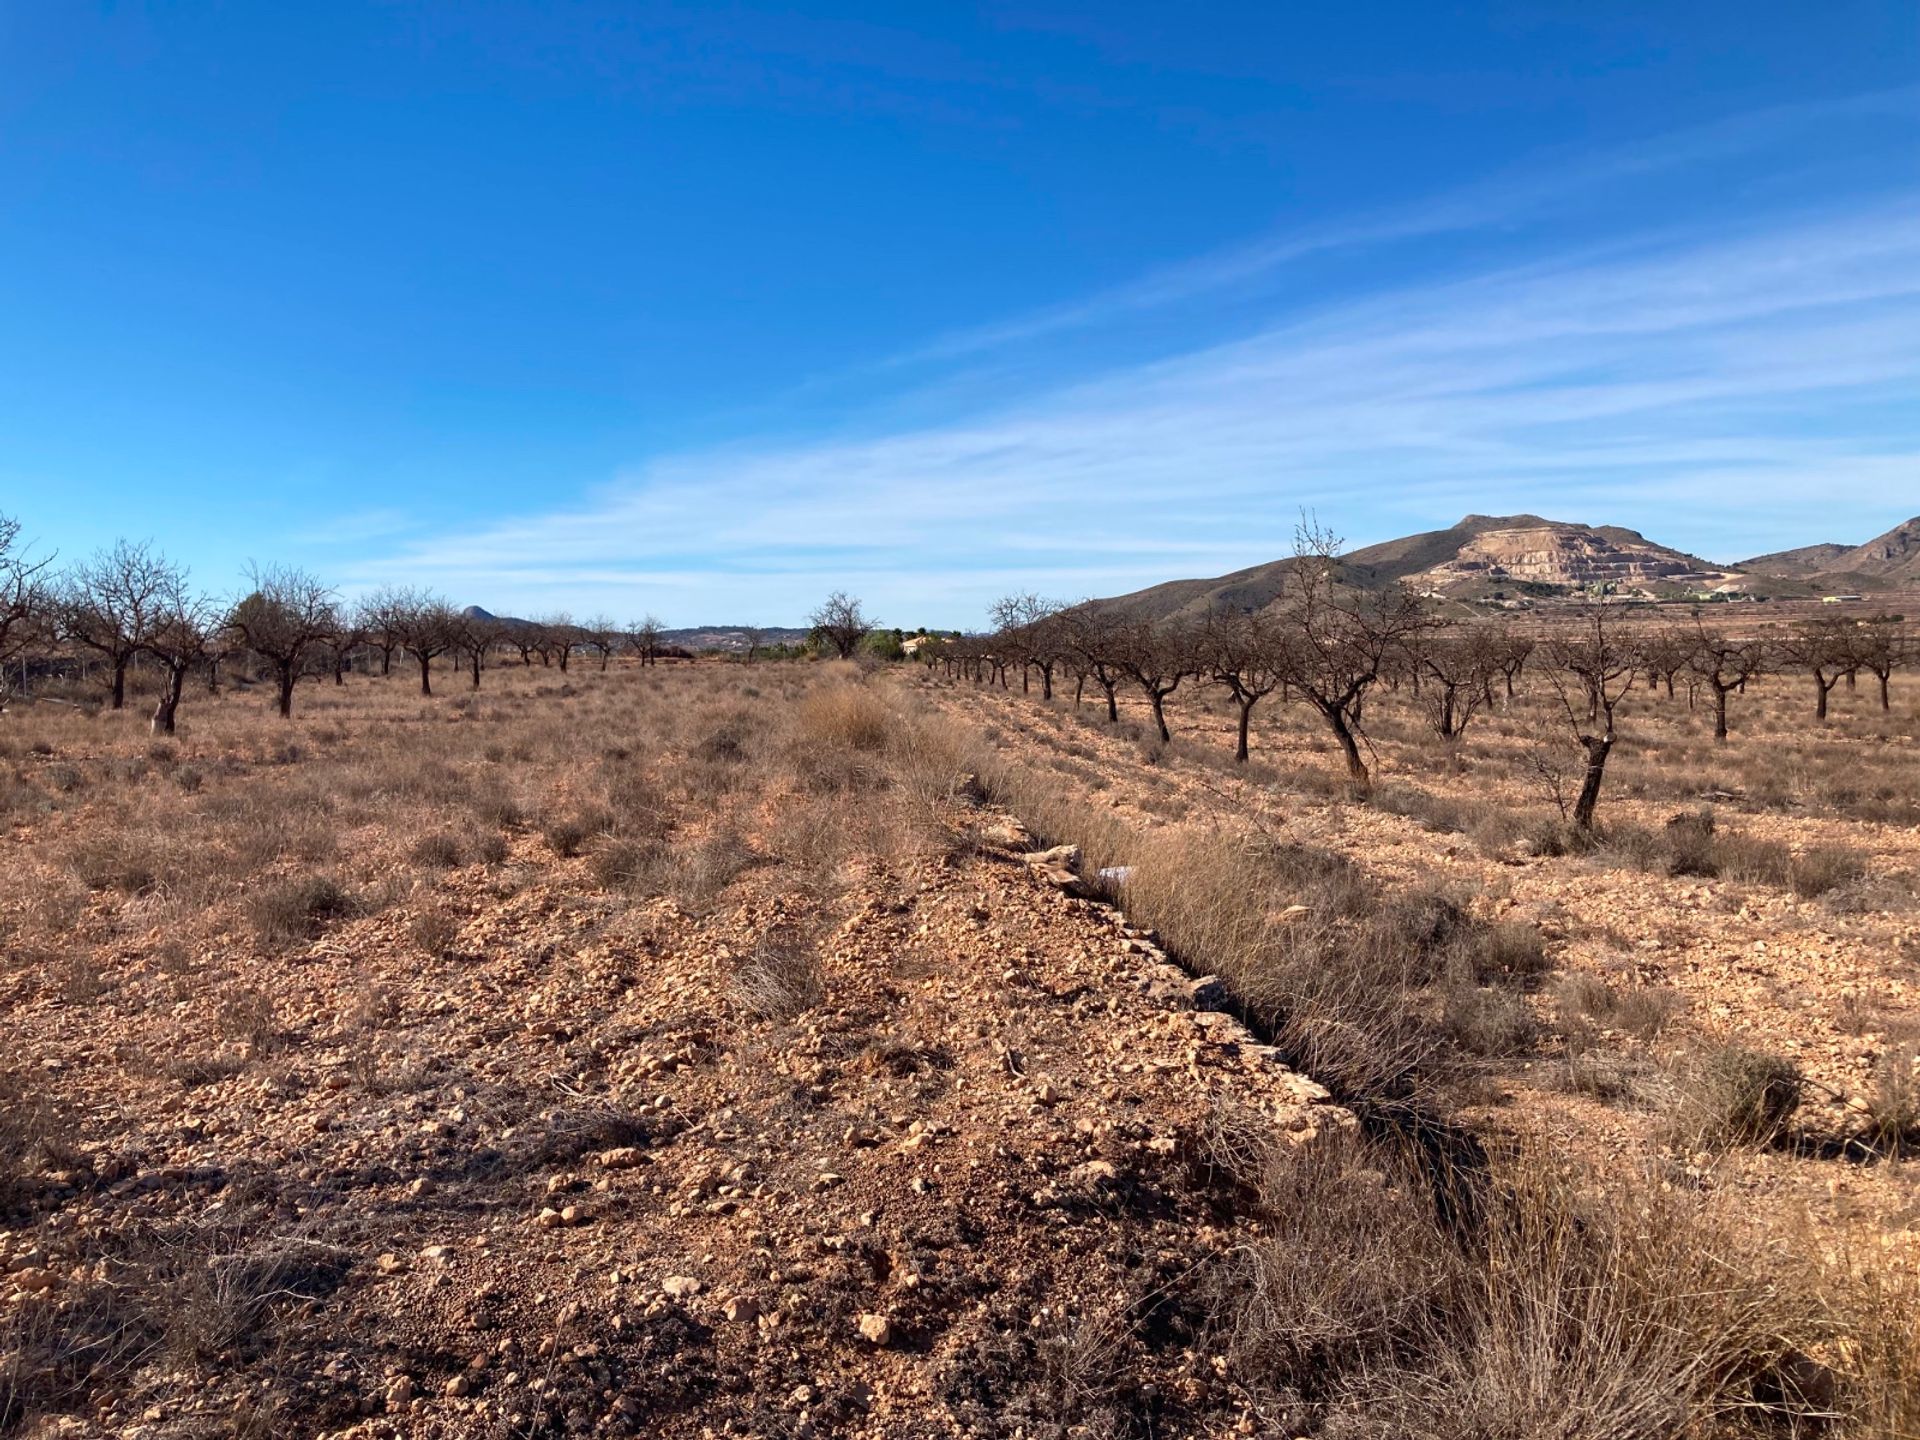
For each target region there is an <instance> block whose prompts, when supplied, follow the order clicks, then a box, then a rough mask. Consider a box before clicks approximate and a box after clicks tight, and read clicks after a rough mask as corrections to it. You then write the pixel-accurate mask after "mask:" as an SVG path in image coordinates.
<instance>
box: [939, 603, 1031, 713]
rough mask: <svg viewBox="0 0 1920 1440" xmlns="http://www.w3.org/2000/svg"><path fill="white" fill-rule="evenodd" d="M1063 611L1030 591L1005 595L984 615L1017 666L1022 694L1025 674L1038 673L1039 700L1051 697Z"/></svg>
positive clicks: (1026, 683)
mask: <svg viewBox="0 0 1920 1440" xmlns="http://www.w3.org/2000/svg"><path fill="white" fill-rule="evenodd" d="M1064 608H1065V607H1064V606H1063V605H1062V604H1061V603H1060V602H1059V601H1058V600H1044V599H1042V598H1041V597H1040V596H1038V595H1036V594H1033V593H1032V592H1031V591H1029V592H1027V593H1026V594H1023V595H1007V596H1004V597H1003V598H1001V599H999V600H996V601H994V602H993V604H992V606H991V607H990V608H989V610H988V612H987V613H988V614H989V615H991V616H992V617H993V623H994V628H995V629H996V630H997V631H998V632H999V634H998V635H997V636H996V637H995V640H996V643H997V644H998V645H999V647H1000V649H1001V650H1002V652H1003V653H1005V654H1006V655H1007V656H1008V658H1009V659H1010V660H1012V661H1013V662H1014V663H1015V664H1017V665H1019V667H1020V690H1021V693H1022V694H1025V693H1027V690H1028V672H1029V671H1031V670H1038V671H1039V672H1040V698H1041V699H1042V700H1051V699H1052V698H1053V672H1054V671H1055V670H1056V669H1058V668H1059V665H1060V651H1061V648H1062V639H1063V636H1062V627H1061V625H1060V623H1059V616H1060V612H1061V611H1062V610H1063V609H1064ZM923 633H924V632H923ZM921 648H922V649H924V648H925V646H922V647H921ZM921 658H923V659H924V658H926V657H924V656H923V657H921Z"/></svg>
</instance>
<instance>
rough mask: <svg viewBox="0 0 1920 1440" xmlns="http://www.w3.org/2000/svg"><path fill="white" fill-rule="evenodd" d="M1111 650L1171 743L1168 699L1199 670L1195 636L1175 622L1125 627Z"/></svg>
mask: <svg viewBox="0 0 1920 1440" xmlns="http://www.w3.org/2000/svg"><path fill="white" fill-rule="evenodd" d="M1110 648H1111V653H1112V657H1113V663H1114V665H1115V666H1116V667H1118V669H1119V671H1120V673H1121V674H1122V675H1124V676H1125V677H1126V678H1127V679H1129V680H1131V681H1133V683H1134V684H1135V685H1137V686H1139V687H1140V690H1141V692H1142V693H1143V694H1145V695H1146V697H1147V704H1148V706H1149V707H1150V708H1151V709H1152V711H1153V723H1154V726H1155V728H1156V729H1158V730H1159V732H1160V739H1161V741H1162V742H1163V743H1164V742H1167V741H1171V740H1172V739H1173V732H1172V731H1171V730H1169V729H1168V728H1167V697H1168V696H1170V695H1172V694H1173V692H1174V691H1176V690H1178V689H1179V688H1180V682H1181V681H1183V680H1185V679H1186V678H1187V677H1188V676H1189V675H1193V674H1195V673H1197V672H1198V669H1199V666H1198V662H1197V658H1196V649H1197V647H1196V646H1195V644H1194V638H1193V634H1192V632H1191V631H1190V630H1189V629H1188V628H1187V627H1186V626H1185V625H1183V624H1180V623H1179V622H1178V621H1174V620H1162V621H1160V622H1159V623H1158V624H1147V623H1144V622H1141V623H1136V624H1132V625H1123V626H1120V627H1118V628H1117V630H1116V631H1115V634H1114V639H1113V644H1112V645H1111V647H1110Z"/></svg>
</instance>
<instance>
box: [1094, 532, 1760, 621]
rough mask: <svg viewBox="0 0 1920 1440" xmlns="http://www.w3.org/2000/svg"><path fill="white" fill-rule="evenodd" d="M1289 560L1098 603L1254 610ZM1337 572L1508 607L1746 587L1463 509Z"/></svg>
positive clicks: (1613, 546)
mask: <svg viewBox="0 0 1920 1440" xmlns="http://www.w3.org/2000/svg"><path fill="white" fill-rule="evenodd" d="M1294 564H1295V561H1294V560H1293V559H1292V558H1291V557H1289V558H1287V559H1284V560H1274V561H1270V562H1268V563H1267V564H1265V565H1256V566H1252V567H1251V568H1249V569H1246V570H1236V571H1234V572H1233V573H1232V574H1230V575H1221V576H1218V577H1216V578H1213V579H1206V580H1174V581H1170V582H1168V583H1166V584H1164V585H1155V586H1151V587H1149V588H1148V589H1145V590H1138V591H1135V592H1133V593H1132V594H1130V595H1119V596H1115V597H1113V598H1111V599H1107V600H1100V601H1096V602H1095V603H1096V604H1097V605H1099V606H1101V607H1103V608H1110V609H1112V610H1115V611H1117V612H1119V613H1122V614H1125V615H1128V616H1131V617H1135V618H1141V619H1155V620H1157V619H1163V618H1166V617H1169V616H1196V615H1201V614H1204V613H1206V612H1207V611H1208V610H1210V609H1213V608H1215V607H1218V606H1228V607H1232V608H1235V609H1240V610H1260V609H1264V608H1265V607H1266V606H1268V605H1271V604H1272V603H1273V602H1274V601H1275V600H1277V599H1279V598H1280V596H1281V594H1282V592H1283V590H1284V587H1285V585H1286V582H1287V577H1288V575H1289V574H1290V573H1291V571H1292V569H1293V567H1294ZM1339 578H1340V579H1341V580H1342V581H1343V582H1344V583H1346V584H1349V585H1354V586H1358V587H1361V588H1365V589H1378V588H1382V587H1384V586H1388V585H1392V584H1395V583H1400V582H1404V583H1405V584H1407V585H1409V586H1411V587H1412V588H1414V589H1415V590H1418V591H1420V592H1421V593H1423V594H1429V595H1433V596H1437V597H1441V598H1446V599H1454V600H1485V601H1492V602H1496V603H1498V602H1507V603H1514V604H1524V603H1533V602H1537V601H1541V600H1550V599H1552V598H1554V597H1555V596H1556V595H1558V596H1573V595H1578V594H1586V593H1592V592H1594V591H1596V590H1600V589H1605V590H1607V591H1608V592H1609V593H1627V594H1639V595H1646V596H1649V597H1656V598H1667V597H1683V596H1686V595H1692V594H1698V595H1708V594H1715V593H1733V592H1736V591H1738V590H1740V589H1741V588H1742V585H1741V578H1742V577H1741V576H1740V575H1739V574H1738V573H1736V572H1735V571H1732V570H1728V569H1724V568H1722V567H1720V566H1716V565H1713V564H1711V563H1709V562H1708V561H1705V560H1702V559H1701V558H1700V557H1699V556H1697V555H1688V554H1686V553H1685V552H1684V551H1680V550H1674V549H1671V548H1669V547H1667V546H1664V545H1659V544H1655V543H1654V542H1653V541H1651V540H1649V539H1647V538H1646V536H1644V535H1642V534H1640V533H1639V532H1638V531H1636V530H1626V529H1622V528H1621V527H1619V526H1615V525H1598V526H1595V525H1581V524H1575V523H1572V522H1569V521H1564V520H1546V519H1543V518H1541V517H1540V516H1538V515H1468V516H1466V517H1465V518H1464V519H1462V520H1461V521H1460V522H1459V523H1458V524H1456V525H1450V526H1448V527H1447V528H1446V529H1445V530H1428V531H1425V532H1423V533H1421V534H1418V535H1408V536H1404V537H1402V538H1401V539H1398V540H1387V541H1383V542H1382V543H1381V544H1378V545H1369V546H1367V547H1365V548H1364V549H1360V550H1355V551H1352V552H1351V553H1349V554H1347V555H1346V556H1344V557H1343V558H1342V560H1341V565H1340V572H1339Z"/></svg>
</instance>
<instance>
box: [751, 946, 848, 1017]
mask: <svg viewBox="0 0 1920 1440" xmlns="http://www.w3.org/2000/svg"><path fill="white" fill-rule="evenodd" d="M729 988H730V991H731V994H732V997H733V1002H734V1003H735V1004H736V1005H738V1006H739V1007H740V1008H741V1009H743V1010H745V1011H746V1012H747V1013H748V1014H750V1015H754V1016H757V1017H758V1018H760V1019H763V1020H790V1019H792V1018H793V1017H794V1016H796V1015H799V1014H801V1013H803V1012H805V1011H807V1010H810V1009H812V1008H813V1007H814V1006H815V1005H818V1004H819V1003H820V1002H821V1001H822V1000H823V999H824V998H825V996H826V982H825V980H824V978H823V976H822V972H821V966H820V957H819V954H818V952H817V950H816V949H815V947H814V946H813V944H812V943H811V942H809V941H808V940H807V938H806V937H804V936H802V935H798V934H794V933H788V932H781V933H776V934H773V935H768V936H766V937H764V938H763V939H762V940H761V942H760V943H759V944H758V945H757V946H755V947H754V950H753V953H752V954H751V955H748V956H747V957H746V958H745V959H743V960H741V961H740V962H739V964H738V966H737V967H736V968H735V970H734V973H733V979H732V981H731V984H730V987H729Z"/></svg>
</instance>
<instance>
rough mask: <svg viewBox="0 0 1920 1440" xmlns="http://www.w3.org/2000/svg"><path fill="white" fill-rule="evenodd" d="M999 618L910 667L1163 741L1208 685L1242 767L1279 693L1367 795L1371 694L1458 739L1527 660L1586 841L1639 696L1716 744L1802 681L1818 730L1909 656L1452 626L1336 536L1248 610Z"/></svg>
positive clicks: (1006, 614)
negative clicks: (1684, 702) (1368, 574)
mask: <svg viewBox="0 0 1920 1440" xmlns="http://www.w3.org/2000/svg"><path fill="white" fill-rule="evenodd" d="M1743 608H1744V607H1743ZM993 620H994V625H995V628H994V629H993V631H992V632H991V633H989V634H985V635H980V636H973V637H969V638H967V639H964V640H960V641H953V642H946V643H943V644H941V645H938V646H929V647H927V648H926V649H924V650H923V651H922V658H923V659H924V660H926V661H927V663H929V664H933V665H944V666H945V667H946V670H947V673H948V674H949V675H950V676H961V675H964V676H966V677H969V678H972V679H974V680H976V681H978V682H981V683H991V684H998V685H1000V686H1001V687H1003V688H1005V687H1007V686H1008V684H1009V679H1008V677H1009V675H1010V674H1011V672H1013V671H1014V670H1018V671H1019V673H1020V677H1021V687H1022V689H1028V688H1030V687H1031V685H1032V683H1033V681H1034V679H1035V678H1037V679H1038V681H1039V684H1040V690H1041V694H1042V696H1043V698H1047V699H1051V698H1052V696H1053V693H1054V689H1055V685H1056V683H1057V681H1058V680H1060V679H1061V678H1063V677H1065V678H1071V680H1072V682H1073V686H1074V699H1075V702H1076V703H1078V702H1079V701H1080V700H1081V699H1082V697H1083V696H1084V694H1085V691H1086V689H1087V687H1088V686H1089V685H1091V686H1092V687H1093V688H1095V689H1096V690H1097V691H1098V692H1099V693H1100V695H1101V697H1102V698H1103V699H1104V701H1105V705H1106V712H1107V718H1108V719H1109V720H1110V721H1117V720H1118V719H1119V709H1118V705H1117V703H1116V694H1117V693H1118V692H1119V691H1121V690H1123V689H1127V690H1133V691H1137V692H1139V693H1140V694H1141V695H1142V696H1143V697H1144V698H1145V700H1146V701H1147V704H1148V706H1149V708H1150V710H1151V712H1152V715H1153V720H1154V724H1155V726H1156V728H1157V729H1158V731H1159V734H1160V737H1161V739H1162V740H1170V739H1171V738H1172V733H1171V731H1170V729H1169V727H1168V725H1167V716H1166V706H1167V702H1168V699H1169V698H1170V697H1171V696H1172V695H1173V694H1174V693H1175V692H1176V691H1178V690H1179V689H1180V688H1181V686H1182V685H1183V684H1188V683H1199V684H1205V683H1212V684H1214V685H1218V686H1220V687H1221V688H1223V689H1224V690H1226V691H1227V693H1228V694H1230V695H1231V696H1232V698H1233V700H1234V702H1235V704H1236V706H1237V707H1238V711H1239V716H1238V735H1237V742H1236V747H1235V754H1236V757H1237V758H1238V759H1239V760H1241V761H1245V760H1246V759H1247V758H1248V753H1249V731H1250V729H1251V721H1252V717H1253V712H1254V710H1255V707H1256V706H1258V705H1259V704H1260V702H1261V701H1263V700H1265V699H1266V698H1267V697H1268V696H1270V695H1276V694H1278V695H1279V696H1280V697H1281V698H1282V699H1283V700H1291V701H1293V702H1296V703H1300V704H1304V705H1306V706H1307V707H1308V708H1309V709H1311V710H1312V711H1313V712H1314V713H1315V714H1317V715H1318V716H1319V717H1320V719H1321V720H1322V722H1324V724H1325V725H1326V727H1327V729H1328V731H1329V732H1330V733H1331V735H1332V736H1333V738H1334V740H1335V741H1336V742H1337V743H1338V745H1339V747H1340V751H1341V754H1342V755H1343V756H1344V758H1345V761H1346V766H1347V770H1348V773H1349V775H1350V777H1351V778H1352V780H1353V782H1354V784H1355V786H1356V787H1357V788H1358V789H1360V790H1362V791H1365V790H1366V789H1367V788H1369V786H1370V785H1371V781H1372V776H1371V772H1370V767H1369V765H1368V761H1367V747H1366V741H1365V733H1366V732H1365V728H1364V727H1365V718H1366V710H1367V703H1368V700H1369V697H1370V696H1371V695H1372V694H1373V692H1374V691H1375V688H1376V687H1377V686H1380V685H1382V684H1384V685H1387V686H1388V687H1390V688H1391V689H1394V690H1398V691H1402V692H1403V693H1407V692H1410V693H1411V696H1412V699H1413V700H1414V702H1415V703H1416V704H1417V705H1418V707H1419V708H1420V710H1421V711H1422V713H1423V714H1424V716H1425V717H1426V719H1427V721H1428V723H1429V724H1430V725H1431V726H1432V728H1433V730H1434V732H1435V733H1436V734H1437V735H1438V736H1440V737H1441V738H1442V739H1443V740H1447V741H1453V740H1457V739H1459V737H1461V736H1462V735H1463V734H1464V733H1465V732H1466V731H1467V729H1468V727H1469V726H1470V725H1471V724H1472V723H1473V720H1474V718H1475V716H1476V715H1478V714H1480V713H1481V712H1482V711H1484V710H1486V709H1488V708H1490V707H1492V706H1493V705H1494V704H1495V703H1496V698H1497V697H1498V696H1505V697H1508V698H1511V697H1512V696H1513V694H1514V693H1515V686H1516V684H1517V682H1518V681H1519V679H1520V677H1521V675H1522V673H1523V672H1525V671H1527V670H1528V667H1529V666H1530V665H1531V666H1532V668H1533V673H1536V674H1537V675H1538V676H1539V677H1540V678H1541V680H1542V681H1543V683H1544V685H1545V686H1546V688H1547V689H1548V690H1549V691H1550V692H1551V694H1552V696H1553V699H1554V704H1555V708H1556V709H1557V710H1558V711H1560V712H1562V713H1563V714H1564V716H1565V720H1566V725H1567V730H1568V732H1569V734H1570V736H1571V738H1572V740H1573V741H1575V742H1576V743H1577V744H1578V746H1579V753H1580V754H1581V756H1582V757H1583V761H1584V764H1583V766H1582V769H1581V774H1580V784H1579V786H1578V790H1577V793H1575V794H1573V795H1572V796H1570V797H1569V799H1568V805H1567V808H1568V810H1569V814H1570V818H1571V819H1573V821H1574V822H1575V823H1576V824H1577V825H1579V826H1580V827H1581V828H1583V829H1584V828H1590V827H1591V826H1592V823H1593V815H1594V809H1595V807H1596V805H1597V804H1598V801H1599V795H1600V786H1601V781H1602V777H1603V775H1604V773H1605V768H1606V763H1607V759H1608V757H1609V755H1610V754H1611V753H1612V750H1613V747H1614V744H1615V742H1616V739H1617V730H1616V726H1615V720H1616V716H1617V714H1618V712H1619V709H1620V707H1621V705H1622V703H1623V702H1624V700H1625V698H1626V696H1627V695H1628V693H1629V692H1630V691H1631V690H1632V689H1633V688H1634V686H1635V685H1636V684H1639V685H1640V686H1641V687H1642V688H1643V689H1651V688H1653V687H1656V686H1662V685H1664V687H1665V689H1666V691H1667V694H1668V695H1669V696H1672V695H1674V694H1675V693H1676V691H1677V687H1678V685H1679V684H1680V683H1681V681H1682V680H1684V682H1685V683H1686V685H1687V687H1688V694H1689V700H1690V701H1692V700H1695V699H1698V698H1700V697H1703V696H1704V697H1705V698H1706V700H1707V703H1710V704H1711V706H1712V710H1713V715H1714V735H1715V738H1716V739H1717V740H1720V741H1722V742H1724V741H1726V739H1727V737H1728V723H1727V714H1728V702H1729V697H1730V696H1732V695H1735V694H1740V693H1743V692H1744V691H1745V689H1746V687H1747V685H1748V684H1749V683H1751V682H1752V681H1754V680H1756V679H1759V678H1760V677H1762V676H1764V675H1770V674H1792V675H1801V676H1804V677H1806V678H1807V680H1808V681H1809V682H1810V689H1811V690H1812V693H1813V697H1814V705H1815V714H1816V715H1817V717H1818V718H1819V719H1821V720H1825V719H1826V716H1827V704H1828V697H1829V696H1830V695H1831V693H1832V691H1833V689H1834V687H1835V686H1836V685H1838V684H1839V683H1841V681H1842V680H1846V681H1847V682H1848V683H1849V684H1853V683H1855V682H1856V681H1857V679H1858V677H1860V676H1861V675H1871V676H1873V677H1874V678H1875V679H1876V680H1877V681H1878V685H1879V702H1880V705H1881V707H1882V708H1883V709H1885V708H1888V707H1889V706H1890V704H1891V699H1890V680H1891V677H1892V675H1893V672H1894V671H1895V670H1896V669H1898V668H1900V667H1901V666H1902V665H1904V664H1907V663H1910V662H1911V661H1912V660H1913V659H1914V658H1915V654H1916V649H1915V643H1914V638H1913V635H1912V633H1911V632H1910V631H1909V630H1908V629H1907V627H1906V626H1905V624H1904V623H1903V621H1902V620H1901V619H1900V618H1899V617H1894V616H1874V617H1871V618H1867V619H1855V618H1852V617H1848V616H1839V615H1835V616H1820V617H1816V618H1813V619H1808V620H1804V621H1801V622H1799V623H1796V624H1791V625H1782V626H1776V627H1766V628H1765V629H1764V630H1755V631H1748V630H1745V629H1742V628H1739V627H1735V626H1731V625H1722V624H1716V623H1711V622H1709V621H1708V620H1707V619H1706V618H1705V616H1704V614H1702V613H1700V612H1696V613H1695V614H1694V615H1693V616H1692V618H1691V619H1690V621H1689V622H1687V623H1685V624H1678V623H1675V622H1674V621H1673V620H1671V619H1641V618H1638V617H1636V616H1635V615H1634V612H1633V611H1632V610H1630V609H1629V608H1628V607H1624V606H1618V605H1595V606H1589V607H1585V608H1583V609H1581V610H1579V611H1578V612H1575V613H1572V614H1569V615H1566V616H1563V617H1561V618H1559V619H1548V620H1541V619H1539V618H1537V616H1535V615H1529V616H1527V617H1526V618H1525V620H1524V622H1523V621H1522V619H1521V618H1520V617H1518V616H1501V617H1498V618H1485V619H1476V620H1472V621H1466V622H1461V621H1449V620H1447V619H1445V618H1444V617H1442V616H1441V615H1439V614H1437V613H1436V611H1435V610H1434V608H1433V607H1432V606H1430V605H1429V604H1428V603H1426V602H1424V601H1423V600H1421V599H1420V598H1419V597H1417V596H1415V595H1413V594H1412V593H1410V592H1409V591H1407V590H1405V589H1403V588H1400V587H1393V588H1390V589H1386V590H1378V589H1364V588H1359V587H1354V586H1350V585H1347V584H1343V583H1341V571H1340V566H1339V560H1338V547H1337V542H1335V541H1333V540H1332V539H1331V538H1330V537H1327V536H1325V535H1322V534H1318V533H1314V532H1308V533H1307V534H1305V535H1303V537H1302V540H1301V543H1300V544H1299V546H1298V547H1297V553H1296V564H1295V565H1294V567H1293V568H1292V571H1291V573H1290V574H1289V575H1288V576H1287V580H1286V584H1285V588H1284V589H1283V590H1282V592H1281V594H1280V596H1279V597H1278V598H1277V599H1276V600H1275V601H1274V602H1273V603H1272V604H1271V605H1268V606H1266V607H1264V608H1260V609H1257V610H1253V611H1251V612H1249V611H1248V610H1247V609H1244V608H1240V607H1234V606H1231V605H1229V606H1223V607H1220V608H1217V609H1215V610H1213V611H1211V612H1209V613H1207V614H1206V615H1204V616H1202V617H1201V618H1199V619H1194V620H1186V619H1180V620H1171V621H1167V620H1162V621H1147V620H1141V619H1136V618H1129V617H1128V616H1127V615H1125V614H1124V613H1123V612H1121V611H1119V610H1117V609H1115V608H1114V607H1111V606H1101V605H1098V604H1091V603H1089V604H1083V605H1077V606H1071V607H1069V606H1064V605H1061V604H1058V603H1055V602H1049V601H1046V600H1043V599H1040V598H1039V597H1037V596H1034V595H1016V596H1010V597H1008V598H1006V599H1004V600H1002V601H1000V602H999V603H998V604H996V605H995V606H994V608H993Z"/></svg>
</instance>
